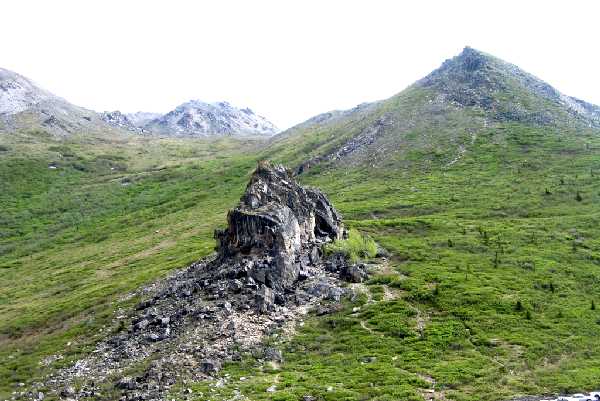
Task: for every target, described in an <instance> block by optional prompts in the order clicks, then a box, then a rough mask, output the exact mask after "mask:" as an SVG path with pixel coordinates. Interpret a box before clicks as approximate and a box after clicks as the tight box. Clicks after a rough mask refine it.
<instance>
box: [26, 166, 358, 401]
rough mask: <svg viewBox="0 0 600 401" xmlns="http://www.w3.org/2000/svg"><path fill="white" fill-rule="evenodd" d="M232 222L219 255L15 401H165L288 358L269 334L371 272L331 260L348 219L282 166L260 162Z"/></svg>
mask: <svg viewBox="0 0 600 401" xmlns="http://www.w3.org/2000/svg"><path fill="white" fill-rule="evenodd" d="M227 220H228V225H227V228H225V229H223V230H217V231H216V232H215V237H216V239H217V254H216V255H215V256H214V257H212V258H210V259H208V260H203V261H199V262H197V263H194V264H192V265H191V266H189V267H187V268H185V269H183V270H181V271H178V272H175V273H174V274H173V275H171V276H170V277H169V278H167V279H165V280H162V281H160V282H157V283H155V284H153V285H151V286H149V287H147V288H144V289H143V290H141V294H142V295H143V296H144V298H145V300H144V301H143V302H141V303H140V304H138V305H137V307H136V309H135V310H134V311H130V312H129V313H128V314H127V313H123V314H121V315H120V316H117V319H116V321H115V325H114V331H113V334H112V335H110V336H109V337H108V338H107V339H105V340H104V341H102V342H101V343H99V344H98V346H97V348H96V350H95V351H94V352H92V353H91V354H90V355H89V356H88V357H86V358H84V359H82V360H80V361H78V362H77V363H75V364H74V365H73V366H71V367H69V368H66V369H63V370H61V371H59V372H58V373H57V374H55V375H53V376H52V377H49V378H48V379H47V381H46V382H45V383H40V384H39V386H38V387H37V388H34V389H30V390H29V391H25V392H23V393H21V394H19V395H16V396H15V398H29V399H39V391H40V389H42V388H46V389H47V388H50V389H52V390H51V391H52V392H53V395H55V396H58V397H60V398H63V399H84V398H86V397H94V398H98V399H103V398H107V396H108V394H112V396H111V397H114V392H115V391H117V392H120V393H121V396H120V397H121V399H122V400H150V399H152V400H155V399H156V400H157V399H165V397H166V396H167V394H168V392H169V391H170V390H171V388H172V386H173V385H174V384H175V383H182V384H185V383H187V382H189V381H198V380H212V377H213V376H214V374H215V373H217V372H218V371H219V369H220V366H221V365H222V363H223V362H225V361H228V360H235V359H239V358H240V357H241V355H242V353H245V352H252V353H253V354H254V355H258V358H259V359H261V360H263V361H265V360H273V359H281V353H280V352H279V351H278V350H276V349H272V348H268V347H266V348H265V347H264V346H262V345H261V343H262V341H263V339H264V338H265V337H266V336H269V335H270V334H272V333H274V332H283V333H284V334H285V333H289V332H290V331H293V328H294V326H295V323H297V321H298V320H299V319H301V318H302V316H303V315H305V314H306V313H307V312H308V311H309V310H311V309H314V308H318V309H319V313H328V312H329V311H331V310H336V308H337V304H338V303H339V301H340V300H341V298H342V297H343V296H345V295H349V296H352V292H351V291H349V290H347V289H345V288H343V287H342V285H341V279H342V278H344V279H348V280H351V281H361V280H362V279H363V278H364V277H365V276H366V273H367V271H366V266H364V265H350V264H349V263H347V262H346V260H345V258H343V257H340V256H339V255H337V256H336V257H333V258H324V256H323V252H322V246H323V244H325V243H328V242H331V241H334V240H336V239H340V238H343V237H344V235H345V229H344V226H343V224H342V221H341V216H340V215H339V214H338V213H337V211H336V210H335V208H334V207H333V206H332V205H331V203H330V202H329V201H328V199H327V197H326V196H325V195H324V194H323V193H321V192H320V191H319V190H317V189H312V188H304V187H301V186H299V185H298V184H297V183H296V182H295V180H294V179H293V177H292V176H291V174H290V173H289V172H288V171H287V170H286V169H285V168H283V167H282V166H272V165H271V164H269V163H267V162H262V163H260V164H259V166H258V168H257V169H256V171H255V172H254V174H253V175H252V178H251V180H250V183H249V184H248V187H247V188H246V191H245V193H244V195H243V196H242V198H241V200H240V203H239V205H238V206H237V207H236V208H234V209H233V210H231V211H230V213H229V215H228V219H227ZM57 358H58V356H57ZM144 361H148V363H147V366H146V367H145V368H144V369H143V371H141V372H140V371H139V369H136V368H137V367H139V366H142V364H143V363H144Z"/></svg>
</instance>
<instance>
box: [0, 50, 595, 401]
mask: <svg viewBox="0 0 600 401" xmlns="http://www.w3.org/2000/svg"><path fill="white" fill-rule="evenodd" d="M597 116H598V109H597V108H594V106H591V105H588V104H586V103H584V102H581V101H578V100H576V99H572V98H568V97H565V96H564V95H561V94H559V93H558V92H556V91H554V90H553V89H552V88H551V87H549V86H547V85H546V84H544V83H543V82H541V81H539V80H537V79H535V78H534V77H531V76H530V75H528V74H526V73H524V72H522V71H521V70H518V69H517V68H516V67H514V66H512V65H510V64H507V63H504V62H502V61H500V60H497V59H495V58H493V57H491V56H488V55H485V54H483V53H480V52H477V51H474V50H472V49H466V50H465V52H463V54H461V55H460V56H458V57H457V58H455V59H453V60H450V61H447V62H446V63H444V65H443V66H442V67H441V68H440V69H439V70H437V71H435V72H433V73H432V74H430V75H429V76H428V77H426V78H424V79H423V80H421V81H419V82H417V83H415V84H414V85H413V86H411V87H409V88H408V89H406V90H405V91H403V92H401V93H400V94H398V95H396V96H394V97H392V98H391V99H388V100H385V101H381V102H377V103H372V104H366V105H361V106H359V107H357V108H355V109H353V110H350V111H346V112H332V113H327V114H325V115H321V116H317V117H315V118H314V119H311V120H309V121H307V122H306V123H303V124H301V125H299V126H297V127H294V128H292V129H290V130H288V131H287V132H284V133H282V134H281V135H279V136H277V137H275V138H274V139H273V140H272V142H271V143H269V144H266V145H265V144H262V143H257V142H247V143H238V142H235V141H233V140H230V141H218V142H214V141H212V142H206V141H175V140H168V141H167V140H159V139H151V138H149V139H140V138H137V139H128V140H125V139H122V138H94V139H91V138H71V139H66V140H63V141H60V142H57V141H56V140H54V139H52V138H50V137H46V136H44V135H43V134H41V133H23V134H19V135H10V136H9V135H6V134H0V177H1V181H0V185H1V186H2V187H1V188H0V190H1V191H0V204H1V205H2V213H1V215H0V220H1V221H0V266H1V269H0V271H1V272H2V275H0V315H1V316H2V317H3V318H2V319H1V320H0V395H2V396H8V395H9V394H10V392H12V391H14V390H15V389H17V387H16V384H17V383H19V382H24V383H28V382H31V381H34V380H37V379H38V378H39V377H40V375H42V374H45V373H48V372H50V371H51V370H52V369H56V368H58V367H60V366H64V365H66V364H68V363H70V362H72V361H73V360H74V359H75V358H76V357H77V356H78V355H80V354H81V353H82V352H86V351H88V350H89V349H90V347H91V345H92V344H93V343H94V341H96V340H97V339H98V338H101V337H102V336H104V335H106V332H107V331H109V330H110V325H109V322H110V319H111V317H113V316H114V315H115V314H116V313H118V308H127V307H129V306H130V305H131V304H132V302H133V301H134V300H135V297H134V298H130V297H129V296H127V295H128V294H131V292H132V291H134V290H135V289H136V288H138V287H139V286H140V285H142V284H143V283H148V282H151V281H152V280H155V279H157V278H159V277H161V276H163V275H165V274H167V273H168V272H169V271H170V270H172V269H175V268H177V267H182V266H185V265H186V264H187V263H189V262H191V261H193V260H195V259H197V258H199V257H202V256H205V255H208V254H209V253H210V252H211V251H212V247H213V245H214V242H213V240H212V230H213V229H214V228H215V227H218V226H222V225H223V224H224V222H225V213H226V210H227V209H228V208H230V207H231V206H233V205H234V204H235V203H236V200H237V198H239V196H240V194H241V193H242V190H243V187H244V185H245V183H246V181H247V178H248V176H249V174H250V172H251V171H252V169H253V167H254V164H255V162H256V160H258V159H261V158H270V159H274V160H276V161H280V162H284V163H286V164H288V165H289V166H290V167H291V168H296V169H297V170H298V171H299V172H300V175H299V179H300V180H301V181H303V182H304V183H306V184H310V185H315V186H318V187H320V188H322V189H323V190H324V191H325V192H326V193H328V194H329V196H330V198H331V200H332V201H333V203H334V205H335V206H336V207H337V208H338V209H339V210H340V211H341V212H342V213H343V215H344V217H345V220H346V222H347V224H348V225H349V226H351V227H354V228H357V229H359V230H361V231H362V232H364V233H367V234H369V235H371V236H372V237H373V238H374V239H376V240H377V241H378V242H379V243H380V244H381V245H383V246H384V247H385V248H386V249H387V250H388V251H389V252H390V257H389V258H387V260H385V261H384V260H377V262H378V263H380V264H381V266H380V268H379V270H378V271H377V272H375V273H374V275H373V277H372V279H371V280H370V281H369V282H368V283H365V285H361V286H360V288H359V290H362V291H363V294H364V295H363V296H361V297H359V298H358V299H354V300H346V301H345V303H344V306H343V308H342V309H340V310H339V311H337V312H335V313H333V314H328V315H324V316H312V315H311V316H309V317H308V319H307V320H306V322H305V324H304V325H303V326H302V327H299V328H298V330H297V334H296V336H294V337H292V338H285V339H282V338H279V337H274V338H273V339H271V341H273V342H274V343H276V344H277V346H279V347H281V348H282V349H283V350H284V358H285V360H284V362H283V363H281V364H280V365H269V364H263V363H261V362H260V361H257V360H256V359H254V358H253V357H252V356H248V357H247V358H246V359H244V360H243V361H240V362H236V363H232V364H230V365H228V366H226V367H225V369H224V371H223V372H222V375H223V378H225V380H224V381H223V382H222V383H223V384H222V385H220V386H218V387H217V386H214V385H210V384H208V383H196V384H193V385H191V384H187V385H186V386H182V389H183V388H187V387H189V388H191V389H192V390H193V392H192V393H191V394H188V393H187V392H186V393H185V397H187V398H190V399H198V400H205V399H211V400H229V399H232V398H234V397H236V394H238V393H241V394H242V395H243V396H246V397H247V398H248V399H251V400H263V399H264V400H266V399H273V400H299V399H302V397H304V396H306V395H310V396H313V397H315V399H317V400H397V399H423V398H432V397H435V398H436V399H457V400H498V399H508V398H511V397H513V396H515V395H522V394H542V393H548V392H561V391H579V390H592V389H593V388H594V387H595V386H597V378H598V377H599V376H600V362H598V361H600V344H598V341H597V338H598V335H597V333H598V330H599V329H600V325H599V323H600V312H598V311H597V310H596V308H595V305H596V303H597V302H598V301H600V299H597V294H598V291H599V290H600V240H599V239H598V238H600V228H598V227H599V224H598V223H599V221H600V209H599V208H598V206H597V205H598V201H599V199H600V156H599V151H600V131H599V130H598V128H597V125H598V120H597ZM249 149H251V151H249ZM252 149H253V150H252ZM50 167H56V168H50ZM51 355H55V356H56V355H59V356H58V357H50V358H49V356H51ZM225 375H229V376H225ZM241 377H245V379H244V380H240V378H241ZM273 386H274V387H273ZM269 388H270V390H273V391H269V392H267V391H266V390H267V389H269ZM431 390H435V393H431V392H430V391H431ZM180 397H184V396H183V395H182V394H180V393H179V392H174V394H173V398H180ZM238 397H239V396H238Z"/></svg>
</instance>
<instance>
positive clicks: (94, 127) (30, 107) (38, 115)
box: [0, 68, 112, 136]
mask: <svg viewBox="0 0 600 401" xmlns="http://www.w3.org/2000/svg"><path fill="white" fill-rule="evenodd" d="M0 128H2V129H3V130H5V131H14V130H32V129H33V130H35V129H41V130H44V131H47V132H50V133H52V134H55V135H59V136H64V135H68V134H70V133H75V132H90V131H94V132H96V131H111V130H112V127H111V126H110V125H108V124H105V123H104V122H103V121H102V119H101V118H100V116H99V115H98V113H96V112H94V111H92V110H88V109H85V108H83V107H79V106H75V105H73V104H71V103H69V102H67V101H66V100H65V99H63V98H60V97H58V96H56V95H54V94H52V93H50V92H49V91H47V90H45V89H42V88H41V87H39V86H38V85H36V84H35V83H34V82H32V81H31V80H29V79H27V78H25V77H24V76H22V75H19V74H17V73H15V72H13V71H9V70H6V69H3V68H0Z"/></svg>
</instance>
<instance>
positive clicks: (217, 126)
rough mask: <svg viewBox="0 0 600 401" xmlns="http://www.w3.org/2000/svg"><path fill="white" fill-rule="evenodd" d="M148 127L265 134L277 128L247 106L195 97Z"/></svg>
mask: <svg viewBox="0 0 600 401" xmlns="http://www.w3.org/2000/svg"><path fill="white" fill-rule="evenodd" d="M144 128H145V129H147V130H148V131H153V132H158V133H161V134H165V135H178V136H223V135H265V136H270V135H274V134H276V133H277V132H278V131H279V130H278V129H277V127H275V125H273V124H272V123H271V122H270V121H268V120H267V119H266V118H264V117H262V116H259V115H257V114H255V113H254V112H253V111H252V110H250V109H249V108H245V109H239V108H237V107H236V106H233V105H232V104H230V103H229V102H226V101H219V102H215V103H206V102H203V101H201V100H198V99H193V100H189V101H187V102H185V103H182V104H180V105H179V106H177V107H176V108H175V109H174V110H172V111H170V112H169V113H167V114H165V115H164V116H161V117H158V118H155V119H154V120H152V121H150V122H149V123H148V124H147V125H146V126H145V127H144Z"/></svg>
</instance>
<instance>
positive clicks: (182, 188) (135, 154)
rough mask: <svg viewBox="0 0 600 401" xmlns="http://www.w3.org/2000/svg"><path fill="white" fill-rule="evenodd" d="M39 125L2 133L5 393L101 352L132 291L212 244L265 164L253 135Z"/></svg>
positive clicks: (1, 356) (0, 333)
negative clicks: (75, 134) (99, 345)
mask: <svg viewBox="0 0 600 401" xmlns="http://www.w3.org/2000/svg"><path fill="white" fill-rule="evenodd" d="M34 135H36V136H33V137H32V135H31V134H23V135H15V136H10V137H6V136H3V137H0V139H2V140H3V141H6V142H7V143H8V144H7V145H6V147H7V148H9V149H10V150H9V151H8V152H3V153H2V154H0V204H1V205H2V212H1V213H0V272H1V274H0V316H2V319H0V361H1V362H0V396H4V395H5V394H8V393H9V392H11V391H12V390H14V385H15V383H19V382H25V383H27V382H29V381H31V380H34V379H35V378H36V377H38V376H39V375H41V374H43V373H45V372H47V371H49V370H50V369H52V368H56V367H59V366H64V365H67V364H69V363H71V362H72V361H73V360H74V359H75V358H77V357H78V356H79V355H81V352H86V351H89V350H90V347H91V346H92V345H93V344H94V342H95V341H97V339H99V338H101V337H103V336H104V335H106V330H107V326H106V325H107V323H108V322H109V321H110V319H112V318H113V317H114V314H115V313H116V311H117V310H118V309H119V308H126V307H129V306H131V305H132V304H133V303H134V302H135V301H136V297H133V298H131V297H130V296H128V295H127V294H128V293H130V292H131V291H133V290H135V289H137V288H139V287H140V286H141V285H143V284H146V283H149V282H151V281H154V280H156V279H157V278H159V277H162V276H164V275H166V274H167V273H168V272H169V271H171V270H172V269H174V268H180V267H183V266H186V265H187V264H189V263H191V262H193V261H195V260H197V259H199V258H201V257H203V256H206V255H208V254H210V253H211V252H212V251H213V248H214V241H213V239H212V231H213V229H214V228H215V227H217V226H219V225H222V224H223V221H224V219H225V215H226V212H227V209H228V208H229V207H230V206H231V205H233V204H235V202H236V201H237V199H239V195H240V193H241V191H242V190H243V188H244V186H245V185H246V182H247V180H248V177H249V174H250V173H251V170H252V168H253V167H254V165H255V160H254V159H253V158H252V157H247V156H241V155H239V153H238V152H239V151H238V150H237V149H239V148H240V147H242V148H246V149H248V148H250V149H252V148H253V147H255V146H256V143H252V142H249V143H240V142H238V141H230V140H222V141H191V140H188V141H177V140H158V139H143V138H138V139H135V140H132V141H128V142H120V141H118V140H116V139H113V138H110V140H108V139H106V138H96V139H90V140H89V142H82V141H81V140H80V139H74V140H72V141H59V142H57V141H54V140H52V139H50V138H43V137H42V138H40V137H39V136H37V134H34ZM233 155H235V157H233ZM51 166H53V167H55V168H50V167H51ZM53 354H60V355H61V359H57V360H54V359H48V360H45V359H44V358H45V357H47V356H49V355H53ZM40 362H42V363H40Z"/></svg>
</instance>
